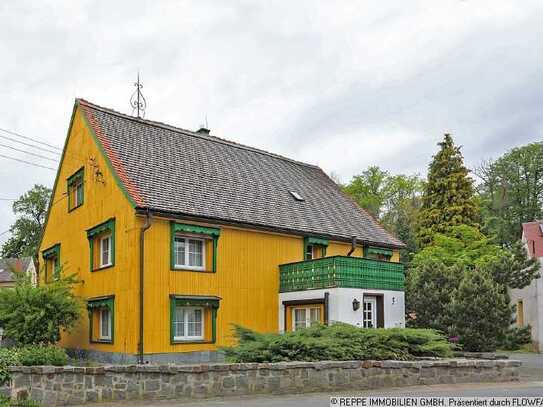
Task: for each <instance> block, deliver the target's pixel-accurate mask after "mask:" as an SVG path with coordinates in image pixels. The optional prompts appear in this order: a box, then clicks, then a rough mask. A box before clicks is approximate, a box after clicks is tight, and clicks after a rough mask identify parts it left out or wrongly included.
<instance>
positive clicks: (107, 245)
mask: <svg viewBox="0 0 543 407" xmlns="http://www.w3.org/2000/svg"><path fill="white" fill-rule="evenodd" d="M107 266H111V235H107V236H104V237H102V238H100V267H107Z"/></svg>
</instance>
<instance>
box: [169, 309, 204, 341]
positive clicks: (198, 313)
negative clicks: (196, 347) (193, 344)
mask: <svg viewBox="0 0 543 407" xmlns="http://www.w3.org/2000/svg"><path fill="white" fill-rule="evenodd" d="M203 315H204V310H203V309H202V308H196V307H183V306H176V307H175V317H174V321H173V323H174V331H175V333H174V340H176V341H183V340H202V339H204V318H203Z"/></svg>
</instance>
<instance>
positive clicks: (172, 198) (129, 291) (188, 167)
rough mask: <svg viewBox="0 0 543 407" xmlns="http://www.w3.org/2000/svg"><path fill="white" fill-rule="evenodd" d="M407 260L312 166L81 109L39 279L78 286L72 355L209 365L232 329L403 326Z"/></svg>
mask: <svg viewBox="0 0 543 407" xmlns="http://www.w3.org/2000/svg"><path fill="white" fill-rule="evenodd" d="M402 247H403V243H402V242H400V241H399V240H397V239H396V238H394V237H393V236H391V235H390V234H388V233H387V232H386V231H385V230H384V229H383V228H382V227H381V226H380V225H378V224H377V222H376V221H375V220H374V219H373V218H372V217H371V216H369V215H368V214H367V213H366V212H365V211H364V210H362V209H361V208H359V207H358V206H357V205H356V204H355V203H354V202H353V201H352V200H350V199H349V198H348V197H347V196H346V195H344V194H343V193H342V192H341V190H340V189H339V188H338V187H337V185H336V184H335V183H334V182H333V181H332V180H331V179H330V178H329V177H328V176H327V175H326V174H325V173H324V172H323V171H322V170H321V169H320V168H318V167H316V166H314V165H309V164H305V163H301V162H298V161H295V160H292V159H289V158H285V157H282V156H279V155H276V154H272V153H269V152H266V151H262V150H258V149H256V148H252V147H248V146H244V145H240V144H237V143H234V142H230V141H227V140H223V139H220V138H217V137H214V136H212V135H210V134H209V130H206V129H200V130H198V131H196V132H193V131H188V130H183V129H179V128H176V127H173V126H169V125H166V124H163V123H158V122H153V121H149V120H143V119H140V118H136V117H131V116H128V115H124V114H121V113H118V112H115V111H113V110H110V109H106V108H103V107H100V106H97V105H94V104H91V103H89V102H87V101H84V100H81V99H78V100H76V102H75V106H74V110H73V114H72V117H71V122H70V127H69V130H68V135H67V138H66V143H65V146H64V151H63V155H62V159H61V163H60V166H59V170H58V173H57V177H56V180H55V185H54V190H53V196H52V199H51V203H50V207H49V211H48V217H47V222H46V226H45V230H44V234H43V237H42V241H41V244H40V281H41V283H47V282H48V281H51V279H54V278H56V277H57V276H58V275H59V274H60V273H62V274H65V275H69V274H74V273H75V274H77V275H78V276H79V278H80V280H81V283H80V284H79V285H78V286H77V288H76V291H77V294H78V295H79V296H81V297H82V298H83V299H84V300H85V301H86V304H87V309H86V312H85V315H84V316H83V317H82V318H81V322H80V323H79V325H78V326H77V328H76V329H75V330H73V331H72V332H70V333H69V334H64V335H63V338H62V343H61V344H62V346H64V347H66V348H68V349H71V350H73V351H74V352H79V353H80V354H84V355H87V356H89V357H92V358H95V359H98V360H103V361H114V362H123V361H124V362H133V361H138V362H144V361H208V360H218V359H220V356H221V355H220V353H218V352H216V351H217V349H218V348H219V347H221V346H224V345H230V344H232V343H233V337H232V329H231V327H232V324H238V325H242V326H245V327H248V328H251V329H254V330H257V331H261V332H278V331H284V330H292V329H300V328H304V327H306V326H308V325H310V324H312V323H314V322H321V323H327V324H329V323H332V322H334V321H344V322H349V323H352V324H354V325H358V326H365V327H379V326H383V327H392V326H403V324H404V297H403V283H404V274H403V266H402V265H401V264H400V263H399V252H398V250H399V249H400V248H402Z"/></svg>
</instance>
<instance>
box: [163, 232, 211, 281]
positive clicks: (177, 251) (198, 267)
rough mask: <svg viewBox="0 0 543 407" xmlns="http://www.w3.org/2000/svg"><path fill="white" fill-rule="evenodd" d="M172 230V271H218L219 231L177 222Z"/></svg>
mask: <svg viewBox="0 0 543 407" xmlns="http://www.w3.org/2000/svg"><path fill="white" fill-rule="evenodd" d="M170 229H171V232H170V233H171V240H170V267H171V269H172V270H192V271H206V272H213V273H214V272H215V271H216V269H217V245H218V240H219V235H220V230H219V229H215V228H210V227H206V226H199V225H189V224H183V223H176V222H171V223H170Z"/></svg>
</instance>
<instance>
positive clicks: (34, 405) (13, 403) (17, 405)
mask: <svg viewBox="0 0 543 407" xmlns="http://www.w3.org/2000/svg"><path fill="white" fill-rule="evenodd" d="M0 407H41V404H40V403H38V402H37V401H34V400H30V399H27V400H10V399H9V397H7V396H5V395H3V394H2V395H0Z"/></svg>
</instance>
